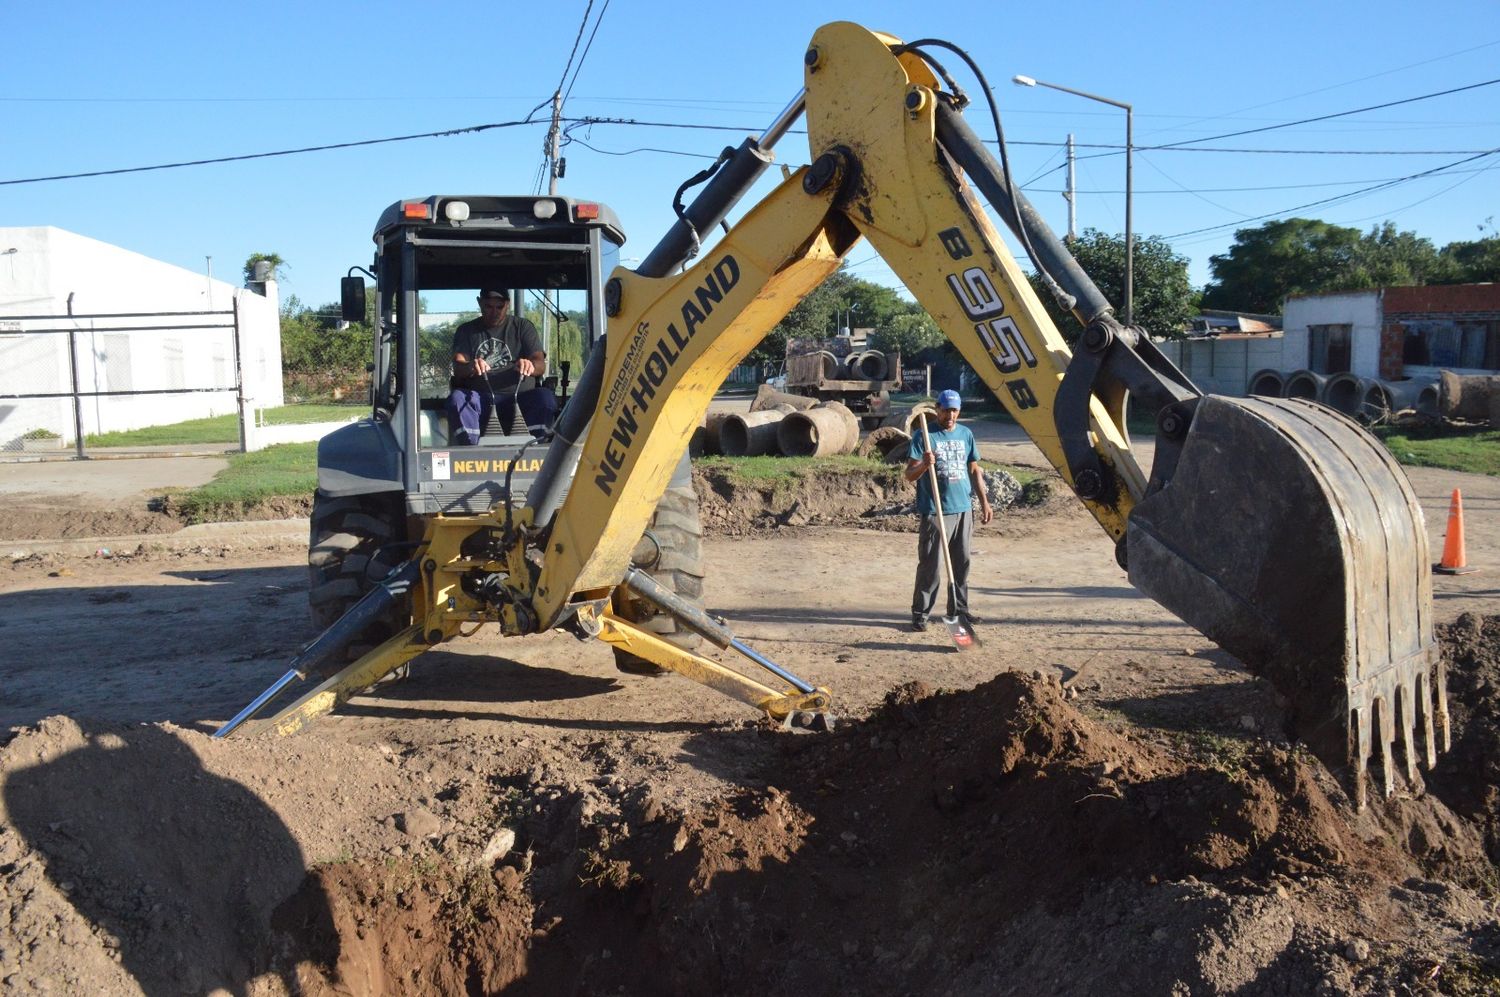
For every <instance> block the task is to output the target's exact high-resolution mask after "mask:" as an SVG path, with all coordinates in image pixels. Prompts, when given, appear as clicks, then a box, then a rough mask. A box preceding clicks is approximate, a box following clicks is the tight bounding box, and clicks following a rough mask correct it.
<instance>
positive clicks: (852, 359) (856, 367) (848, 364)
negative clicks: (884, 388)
mask: <svg viewBox="0 0 1500 997" xmlns="http://www.w3.org/2000/svg"><path fill="white" fill-rule="evenodd" d="M888 366H889V365H888V364H887V363H886V358H885V354H884V353H882V352H880V351H879V350H865V351H864V352H863V353H851V354H849V356H848V357H846V358H845V359H844V371H845V374H844V376H845V377H847V378H848V379H850V380H852V381H883V380H885V379H886V377H887V376H888V375H889V370H888Z"/></svg>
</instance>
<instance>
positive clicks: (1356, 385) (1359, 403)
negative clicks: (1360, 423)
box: [1323, 371, 1368, 421]
mask: <svg viewBox="0 0 1500 997" xmlns="http://www.w3.org/2000/svg"><path fill="white" fill-rule="evenodd" d="M1364 400H1365V379H1364V378H1362V377H1360V376H1359V375H1358V374H1350V373H1349V372H1347V371H1345V372H1344V373H1342V374H1335V375H1333V376H1332V377H1330V378H1329V379H1328V383H1327V384H1326V385H1324V386H1323V404H1324V405H1327V406H1328V407H1329V408H1331V409H1334V410H1336V411H1339V412H1342V413H1344V414H1345V415H1347V416H1349V417H1350V418H1360V417H1361V409H1362V408H1363V406H1364ZM1367 421H1368V420H1367Z"/></svg>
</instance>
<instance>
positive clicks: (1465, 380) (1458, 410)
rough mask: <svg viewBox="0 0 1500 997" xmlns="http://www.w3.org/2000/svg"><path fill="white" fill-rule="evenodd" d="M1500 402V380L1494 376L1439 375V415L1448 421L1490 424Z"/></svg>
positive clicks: (1446, 371)
mask: <svg viewBox="0 0 1500 997" xmlns="http://www.w3.org/2000/svg"><path fill="white" fill-rule="evenodd" d="M1497 398H1500V377H1496V376H1494V375H1493V374H1455V373H1453V371H1451V370H1444V371H1439V372H1438V414H1439V415H1441V416H1442V417H1443V418H1444V419H1462V420H1464V421H1465V422H1489V421H1491V416H1490V413H1491V411H1492V410H1493V409H1494V407H1495V403H1496V399H1497Z"/></svg>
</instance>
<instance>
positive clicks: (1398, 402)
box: [1365, 377, 1438, 421]
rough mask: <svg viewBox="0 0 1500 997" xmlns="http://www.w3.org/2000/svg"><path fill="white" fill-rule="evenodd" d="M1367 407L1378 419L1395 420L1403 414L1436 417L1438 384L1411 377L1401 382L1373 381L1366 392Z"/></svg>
mask: <svg viewBox="0 0 1500 997" xmlns="http://www.w3.org/2000/svg"><path fill="white" fill-rule="evenodd" d="M1365 407H1366V410H1367V411H1369V412H1371V413H1372V414H1374V415H1376V416H1377V417H1378V419H1391V418H1395V417H1396V416H1398V415H1400V414H1401V413H1403V412H1417V413H1418V414H1421V415H1427V416H1433V417H1436V416H1437V411H1438V386H1437V382H1436V381H1434V380H1418V379H1416V378H1411V377H1408V378H1402V379H1401V380H1399V381H1371V382H1370V387H1369V389H1368V390H1367V391H1366V392H1365ZM1377 421H1378V420H1377Z"/></svg>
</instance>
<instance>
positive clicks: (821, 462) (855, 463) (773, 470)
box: [694, 454, 889, 482]
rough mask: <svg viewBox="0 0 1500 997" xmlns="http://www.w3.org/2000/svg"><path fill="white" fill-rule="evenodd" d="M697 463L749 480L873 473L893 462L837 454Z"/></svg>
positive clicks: (716, 459) (705, 459) (708, 459)
mask: <svg viewBox="0 0 1500 997" xmlns="http://www.w3.org/2000/svg"><path fill="white" fill-rule="evenodd" d="M694 463H696V464H698V465H699V466H700V467H720V468H723V469H724V470H725V471H726V472H727V473H728V474H729V475H730V476H731V477H734V478H738V479H739V480H741V481H746V482H765V481H775V480H778V479H788V478H805V477H807V476H808V475H812V474H818V473H820V472H825V471H830V472H835V473H841V474H849V473H854V472H858V471H863V472H865V473H873V472H876V471H880V470H882V469H885V468H887V467H888V466H889V465H886V464H883V463H881V462H880V461H878V460H871V459H870V458H868V457H856V456H855V455H854V454H837V455H834V456H831V457H701V458H699V459H698V460H697V461H695V462H694Z"/></svg>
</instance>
